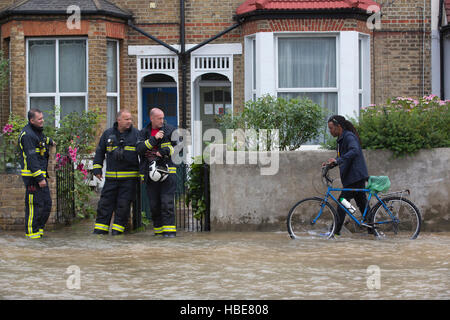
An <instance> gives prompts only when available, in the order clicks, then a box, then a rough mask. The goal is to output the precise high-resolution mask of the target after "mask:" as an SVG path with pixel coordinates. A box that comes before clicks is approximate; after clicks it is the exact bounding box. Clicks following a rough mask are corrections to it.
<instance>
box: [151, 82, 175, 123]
mask: <svg viewBox="0 0 450 320" xmlns="http://www.w3.org/2000/svg"><path fill="white" fill-rule="evenodd" d="M153 108H159V109H161V110H162V111H163V112H164V118H165V120H166V122H167V123H169V124H171V125H172V126H174V127H175V128H177V127H178V117H177V88H176V87H160V88H142V128H145V126H146V125H147V124H149V122H150V117H149V111H150V110H151V109H153Z"/></svg>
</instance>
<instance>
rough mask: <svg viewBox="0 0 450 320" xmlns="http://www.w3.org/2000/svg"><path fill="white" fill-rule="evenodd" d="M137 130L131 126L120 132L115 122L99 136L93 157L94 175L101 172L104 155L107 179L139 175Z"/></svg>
mask: <svg viewBox="0 0 450 320" xmlns="http://www.w3.org/2000/svg"><path fill="white" fill-rule="evenodd" d="M138 136H139V130H137V129H135V128H133V126H131V127H130V128H129V129H128V130H126V131H125V132H123V133H120V131H119V129H117V122H116V123H114V126H113V127H112V128H109V129H107V130H105V132H103V134H102V136H101V137H100V141H99V143H98V146H97V149H96V150H95V158H94V170H93V173H94V175H97V174H102V168H103V161H104V160H105V155H106V174H105V177H106V178H107V179H129V178H137V177H139V159H138V154H137V151H136V143H137V139H138Z"/></svg>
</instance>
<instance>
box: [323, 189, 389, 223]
mask: <svg viewBox="0 0 450 320" xmlns="http://www.w3.org/2000/svg"><path fill="white" fill-rule="evenodd" d="M332 191H353V192H367V193H369V195H368V198H367V203H366V207H365V208H364V212H363V214H362V218H361V220H358V218H356V217H355V216H354V215H353V214H352V213H351V212H350V211H349V210H348V209H347V208H346V207H344V205H342V203H341V202H340V201H338V200H337V199H336V197H335V196H333V194H332V193H331V192H332ZM373 195H375V197H376V199H377V200H378V202H381V204H382V205H383V207H384V208H385V209H386V211H387V212H388V213H389V216H390V217H391V219H392V221H397V218H395V217H394V215H393V214H392V212H391V210H389V208H388V207H387V206H386V204H385V203H384V202H383V200H381V198H380V197H379V196H378V194H376V193H372V192H371V190H370V189H349V188H333V187H330V186H329V187H328V190H327V193H326V194H325V197H324V199H323V201H324V204H323V205H322V208H321V210H320V211H322V209H323V207H324V206H325V203H329V201H328V199H329V198H331V199H333V201H334V202H336V203H337V205H339V206H340V207H341V208H342V209H344V211H345V213H346V214H347V215H349V216H350V218H352V220H353V221H355V223H356V224H357V225H358V226H366V227H371V228H373V226H370V225H368V224H365V223H364V219H365V218H366V215H367V213H368V212H367V211H368V210H367V209H368V207H369V202H370V200H371V199H372V196H373ZM320 215H321V212H320V213H319V215H318V217H317V219H318V218H319V217H320ZM392 221H386V222H378V223H377V224H381V223H391V222H392Z"/></svg>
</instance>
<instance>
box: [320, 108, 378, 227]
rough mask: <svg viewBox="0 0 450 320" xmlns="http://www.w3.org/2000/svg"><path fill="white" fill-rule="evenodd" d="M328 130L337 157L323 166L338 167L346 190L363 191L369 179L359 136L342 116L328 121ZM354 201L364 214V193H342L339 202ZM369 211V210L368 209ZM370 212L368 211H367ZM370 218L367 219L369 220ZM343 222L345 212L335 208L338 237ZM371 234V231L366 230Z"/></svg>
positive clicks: (365, 202)
mask: <svg viewBox="0 0 450 320" xmlns="http://www.w3.org/2000/svg"><path fill="white" fill-rule="evenodd" d="M328 129H329V130H330V133H331V135H332V136H333V137H337V157H336V158H331V159H328V161H327V162H326V163H323V166H325V165H326V164H328V165H338V166H339V171H340V176H341V182H342V186H343V187H344V188H346V189H364V188H365V185H366V181H367V180H368V178H369V174H368V172H367V165H366V161H365V159H364V155H363V152H362V148H361V140H360V138H359V134H358V132H357V130H356V128H355V127H354V126H353V124H352V123H351V122H350V121H348V120H346V119H345V118H344V117H343V116H339V115H334V116H332V117H330V118H329V119H328ZM342 199H345V200H347V201H350V200H351V199H355V201H356V204H357V206H358V208H359V210H360V212H361V213H362V212H364V209H365V207H366V204H367V197H366V193H365V192H356V191H342V192H341V194H340V196H339V201H341V202H342ZM369 209H370V208H369ZM369 212H370V211H369ZM369 218H370V217H367V219H369ZM344 220H345V211H344V209H342V208H341V207H340V206H338V208H337V222H336V228H335V231H334V234H335V235H340V232H341V228H342V225H343V224H344ZM368 230H369V233H372V232H373V231H372V229H370V228H369V229H368Z"/></svg>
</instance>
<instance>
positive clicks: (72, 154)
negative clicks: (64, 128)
mask: <svg viewBox="0 0 450 320" xmlns="http://www.w3.org/2000/svg"><path fill="white" fill-rule="evenodd" d="M69 155H70V158H71V159H72V161H73V162H76V161H77V148H73V149H72V147H70V146H69Z"/></svg>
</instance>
